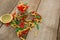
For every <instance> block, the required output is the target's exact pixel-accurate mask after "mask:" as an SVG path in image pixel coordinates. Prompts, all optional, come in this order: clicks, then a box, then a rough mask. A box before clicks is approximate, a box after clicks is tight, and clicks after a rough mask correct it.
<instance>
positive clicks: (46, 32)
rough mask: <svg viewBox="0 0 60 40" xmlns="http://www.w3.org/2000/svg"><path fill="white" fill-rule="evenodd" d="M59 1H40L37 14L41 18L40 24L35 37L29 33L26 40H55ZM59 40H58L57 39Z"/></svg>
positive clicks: (32, 33) (32, 32)
mask: <svg viewBox="0 0 60 40" xmlns="http://www.w3.org/2000/svg"><path fill="white" fill-rule="evenodd" d="M59 2H60V1H59V0H41V4H40V6H39V8H38V10H37V12H38V13H39V14H40V15H41V16H42V23H41V24H40V30H39V33H38V35H37V37H34V31H36V30H34V29H35V28H34V29H33V30H32V31H31V32H29V34H28V37H27V40H56V38H57V29H58V23H59V8H60V6H59ZM59 40H60V39H59Z"/></svg>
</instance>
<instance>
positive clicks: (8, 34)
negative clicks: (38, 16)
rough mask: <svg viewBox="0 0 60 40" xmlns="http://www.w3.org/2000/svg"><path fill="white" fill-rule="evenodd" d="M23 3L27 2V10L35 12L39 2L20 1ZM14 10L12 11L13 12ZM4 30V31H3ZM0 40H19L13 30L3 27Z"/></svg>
mask: <svg viewBox="0 0 60 40" xmlns="http://www.w3.org/2000/svg"><path fill="white" fill-rule="evenodd" d="M21 1H22V2H23V3H25V2H28V5H29V10H36V9H37V7H38V4H39V2H40V0H21ZM14 11H16V9H14V10H13V12H14ZM4 30H5V31H4ZM0 31H1V32H0V40H20V39H19V38H18V37H17V36H16V33H15V29H13V28H12V27H7V28H6V27H5V26H4V25H3V26H2V27H1V29H0ZM2 31H3V32H2Z"/></svg>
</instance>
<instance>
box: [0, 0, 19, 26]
mask: <svg viewBox="0 0 60 40" xmlns="http://www.w3.org/2000/svg"><path fill="white" fill-rule="evenodd" d="M17 2H18V0H13V1H12V0H5V1H4V0H0V16H1V15H3V14H6V13H10V12H11V11H12V9H13V8H14V7H15V5H16V3H17ZM0 26H1V23H0Z"/></svg>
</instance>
